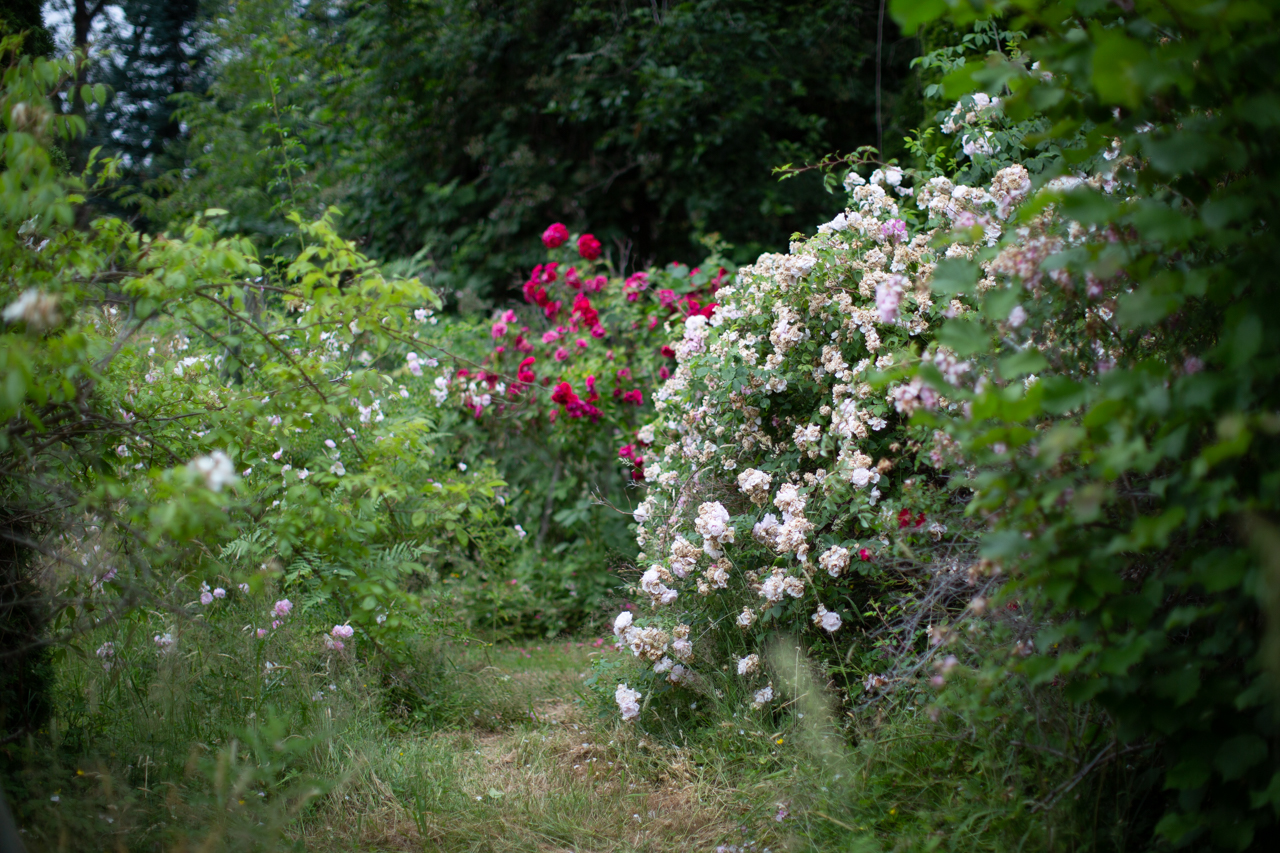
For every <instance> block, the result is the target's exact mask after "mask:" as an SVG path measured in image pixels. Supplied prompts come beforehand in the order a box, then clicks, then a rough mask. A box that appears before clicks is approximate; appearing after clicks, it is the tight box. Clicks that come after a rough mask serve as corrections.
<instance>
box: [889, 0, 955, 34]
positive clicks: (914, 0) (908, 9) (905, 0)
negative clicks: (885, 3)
mask: <svg viewBox="0 0 1280 853" xmlns="http://www.w3.org/2000/svg"><path fill="white" fill-rule="evenodd" d="M946 11H947V4H946V2H944V0H890V2H889V15H890V17H892V18H893V20H894V21H896V22H897V24H898V27H899V28H900V29H901V30H902V34H903V35H906V36H913V35H915V34H916V31H917V30H919V29H920V26H921V25H922V24H928V23H931V22H933V21H936V20H938V19H939V18H941V17H942V16H943V15H944V14H946Z"/></svg>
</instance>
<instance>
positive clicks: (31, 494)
mask: <svg viewBox="0 0 1280 853" xmlns="http://www.w3.org/2000/svg"><path fill="white" fill-rule="evenodd" d="M15 44H16V42H14V41H12V40H6V41H5V42H4V48H3V50H4V55H5V56H6V57H11V58H9V60H8V65H7V66H6V68H5V71H4V84H3V85H4V88H3V100H2V102H0V107H3V115H4V119H5V122H6V124H5V133H4V136H3V151H4V155H5V171H4V174H3V184H2V186H3V193H4V195H3V199H2V200H0V211H2V212H0V217H2V218H0V263H2V264H3V266H4V268H5V269H6V271H7V273H8V275H7V276H6V278H5V279H4V282H3V284H2V285H0V287H3V289H4V293H3V302H4V304H5V305H6V308H5V310H4V328H3V332H2V333H0V368H2V369H3V375H4V382H3V396H0V421H2V422H3V423H4V424H5V428H4V431H3V432H2V433H0V471H3V478H2V482H3V486H2V487H0V489H2V490H0V498H2V503H0V507H2V510H0V511H2V513H3V527H2V528H0V529H2V530H3V535H4V539H5V553H6V559H5V562H4V564H3V565H4V568H5V571H6V577H5V586H6V589H8V588H10V587H11V585H21V584H23V583H28V582H29V581H31V580H34V579H38V582H39V589H40V592H41V595H42V597H43V601H42V603H41V607H43V608H45V615H46V617H47V619H49V620H51V622H50V629H51V630H52V631H53V632H54V634H53V638H56V639H57V640H59V641H67V640H72V641H73V640H74V638H75V637H76V636H77V635H78V634H81V633H83V632H84V631H86V630H88V629H89V628H90V627H91V626H93V625H96V624H99V623H100V622H101V621H103V620H108V621H110V620H116V619H122V618H125V617H127V615H128V614H129V613H131V612H134V611H135V610H136V609H137V608H138V607H139V606H141V605H144V604H145V605H147V606H151V607H156V608H160V609H162V610H165V611H167V612H170V613H171V614H173V616H174V618H175V619H185V618H196V616H197V615H198V612H199V607H200V606H203V604H205V603H208V602H211V601H212V600H213V598H212V596H213V593H212V592H210V587H211V586H216V585H217V584H215V583H213V580H214V576H215V575H217V576H219V577H222V578H225V579H226V581H233V582H234V583H236V584H247V585H250V586H252V587H255V588H257V587H260V585H261V584H262V583H264V582H265V581H266V580H268V579H271V578H281V579H282V580H283V581H284V583H285V584H286V592H287V593H288V594H290V595H293V596H294V597H296V598H297V599H298V605H299V607H300V608H302V609H307V608H309V607H312V606H320V605H321V604H324V603H335V604H337V605H338V606H340V607H341V608H342V610H343V611H344V612H345V613H346V614H347V615H348V617H349V618H350V619H351V620H352V621H354V622H355V623H356V625H357V626H358V627H359V629H360V630H361V631H362V632H364V633H365V634H367V635H368V637H369V638H370V639H371V640H373V641H374V642H376V643H378V644H379V645H380V646H381V647H384V648H387V649H389V650H391V651H393V652H394V651H395V650H396V648H397V646H398V644H399V643H400V642H401V641H402V640H403V638H404V637H405V636H407V635H408V634H409V633H412V632H415V631H419V632H425V633H427V634H431V633H435V632H439V631H440V630H443V629H445V628H446V627H447V625H448V623H449V620H448V619H447V618H446V617H445V614H447V610H446V609H445V608H444V607H443V605H445V604H447V602H438V601H436V600H435V599H434V598H424V597H423V596H422V595H420V593H421V592H422V591H423V590H424V588H425V587H428V586H429V585H430V584H431V583H432V582H433V581H434V580H438V578H437V577H435V576H433V573H432V570H431V569H430V568H429V567H428V565H427V564H428V563H429V562H430V561H429V560H426V559H424V558H425V557H426V556H427V555H430V554H433V553H436V552H446V553H447V552H450V551H452V550H460V551H463V552H466V553H467V555H468V556H469V557H470V558H472V559H476V560H480V561H484V560H486V559H489V558H492V557H496V556H499V555H501V554H502V553H504V550H503V549H505V548H506V547H507V544H508V543H509V542H510V541H511V539H512V538H513V537H512V534H511V533H510V531H509V529H507V528H505V527H504V526H502V524H501V523H500V518H499V516H498V514H497V512H498V507H497V504H496V502H495V494H496V490H497V489H498V488H500V487H501V485H502V482H501V480H499V479H498V478H497V477H496V475H495V474H494V472H493V469H492V468H491V467H486V466H477V467H476V469H474V470H473V471H472V472H471V473H470V474H468V475H466V476H463V475H461V474H460V473H459V472H457V471H455V470H453V469H451V468H441V467H440V465H439V463H438V461H437V460H435V459H434V453H435V450H434V447H433V433H434V429H435V425H434V422H433V412H432V409H431V407H430V406H421V405H419V404H417V403H415V402H414V401H412V400H408V399H405V398H404V397H403V396H402V394H400V393H397V392H396V391H395V389H394V382H393V381H392V379H391V378H390V377H389V376H388V375H387V374H386V373H385V372H383V369H382V363H381V362H380V359H383V358H385V357H386V355H387V353H388V352H389V351H390V349H391V348H392V347H393V346H395V345H397V344H398V342H403V341H408V340H411V337H410V336H411V334H412V332H413V329H415V328H416V327H417V326H418V325H419V321H418V320H417V319H415V315H414V312H415V311H417V312H427V313H430V311H431V308H430V307H427V306H433V305H436V304H438V303H437V301H436V299H435V296H434V294H432V292H431V291H430V290H428V289H427V288H426V287H424V286H423V285H422V284H421V283H420V282H418V281H417V280H413V279H410V280H405V279H400V278H389V277H384V276H383V275H382V273H381V272H380V271H379V269H378V268H377V267H376V266H375V265H374V264H373V263H372V262H371V261H369V260H368V259H367V258H366V257H364V256H363V255H361V254H359V253H358V252H357V251H356V250H355V248H354V247H353V246H352V245H351V244H350V243H348V242H346V241H344V240H342V239H341V238H339V237H338V236H337V234H336V233H335V231H334V229H333V225H332V219H331V216H330V215H329V214H325V215H324V216H322V217H321V218H319V219H317V220H314V221H309V220H305V219H303V218H301V217H299V216H297V215H293V216H291V222H292V223H293V226H294V228H295V229H296V233H297V237H298V246H297V250H296V254H295V256H294V257H293V258H292V259H283V258H279V257H272V256H266V257H260V256H259V255H258V253H257V252H256V251H255V250H254V248H253V247H252V246H251V245H250V244H249V243H248V241H247V240H244V239H242V238H229V239H219V238H218V237H217V236H216V235H215V234H214V233H213V232H212V230H211V229H210V227H209V225H208V223H209V222H210V220H213V219H216V218H217V217H218V216H219V215H221V212H220V211H217V210H211V211H208V212H206V214H204V215H202V216H199V217H197V218H196V219H194V220H193V221H192V222H190V223H188V224H187V225H186V227H185V228H184V229H183V230H182V232H181V234H178V235H174V234H162V235H157V236H151V235H146V234H142V233H138V232H136V231H134V230H133V229H132V228H130V227H129V226H128V225H127V224H125V223H124V222H121V221H120V220H118V219H112V218H105V217H104V218H99V219H98V220H96V221H94V222H93V223H92V224H91V225H90V226H89V227H88V228H86V229H83V230H82V229H78V228H75V227H72V226H73V222H74V220H75V206H76V205H77V204H78V203H80V202H81V201H82V200H83V195H82V192H83V191H84V189H85V188H86V186H88V185H89V184H90V182H99V183H101V182H104V181H108V180H110V179H111V177H112V176H113V175H114V174H115V167H116V164H115V161H105V162H102V163H93V162H91V167H92V171H91V172H89V173H86V175H83V176H75V175H65V174H59V173H58V172H57V171H56V169H55V167H54V165H53V160H52V159H51V155H50V152H49V149H48V147H47V146H48V144H49V143H50V142H51V141H53V140H56V139H65V138H67V137H71V136H75V135H76V134H78V133H82V132H83V129H84V121H83V119H82V118H80V117H78V116H74V115H71V116H63V115H59V114H57V113H56V112H55V111H54V110H53V109H52V105H51V103H50V101H49V97H48V96H49V94H50V93H51V92H53V91H56V90H58V89H59V88H62V87H65V86H66V85H67V82H68V80H69V79H71V77H72V74H73V71H74V69H73V64H72V61H71V60H45V59H42V58H34V59H33V58H31V57H26V58H21V59H18V58H16V57H14V56H13V54H12V49H13V47H14V45H15ZM104 95H105V92H104V90H103V89H102V87H93V88H90V87H85V90H84V92H83V94H82V96H83V97H85V98H86V99H87V98H89V97H95V98H97V99H98V100H99V102H101V100H102V99H103V97H104ZM92 160H93V158H91V161H92ZM202 582H203V584H204V585H203V587H201V584H202ZM198 588H200V589H202V590H203V592H204V593H205V594H206V595H200V594H199V593H198V592H195V590H197V589H198ZM197 596H198V597H200V598H201V599H202V605H198V606H194V609H193V605H192V604H191V603H190V602H191V600H192V599H193V598H195V597H197ZM206 597H208V602H203V599H204V598H206ZM6 618H8V614H6ZM42 621H43V620H37V622H40V623H42ZM39 627H40V624H36V625H34V626H33V628H37V629H38V628H39ZM266 630H270V629H266ZM53 638H51V637H48V636H40V632H39V631H38V630H37V631H35V633H34V635H32V636H29V637H28V638H27V640H26V641H25V642H23V643H17V644H14V645H12V646H7V647H6V649H5V651H4V654H5V655H6V656H15V659H17V657H20V656H22V655H25V654H27V653H29V652H31V650H32V649H33V648H39V647H41V646H44V645H46V644H47V643H49V642H50V641H51V639H53ZM59 653H60V654H65V653H66V650H65V647H63V648H62V650H61V651H60V652H59ZM8 672H9V669H8V667H6V673H8ZM6 713H9V709H6ZM17 719H18V718H17V717H16V716H15V717H14V721H15V722H14V724H15V725H16V724H17ZM8 725H10V723H8V722H6V727H8ZM6 733H7V734H8V733H9V732H8V730H6Z"/></svg>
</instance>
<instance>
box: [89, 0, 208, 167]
mask: <svg viewBox="0 0 1280 853" xmlns="http://www.w3.org/2000/svg"><path fill="white" fill-rule="evenodd" d="M114 5H116V6H117V7H118V8H119V13H120V15H121V18H122V25H121V26H118V27H115V28H113V31H112V32H111V34H110V36H109V38H108V39H107V40H106V42H105V44H104V45H102V46H96V47H95V57H94V61H95V67H94V68H93V69H92V71H91V72H90V73H89V77H90V78H91V79H92V81H93V82H95V83H105V84H106V85H107V86H108V87H110V91H111V94H110V97H109V98H108V100H107V103H106V104H105V105H103V107H102V109H101V110H97V111H94V112H93V114H92V116H91V120H90V122H89V128H88V134H87V137H86V139H85V140H84V141H83V142H82V144H81V147H83V148H84V149H85V150H86V151H87V150H88V149H90V148H92V147H94V146H96V145H101V146H103V147H104V149H105V150H106V151H108V152H110V153H115V154H119V155H122V156H123V157H124V158H126V162H125V164H124V176H125V177H126V180H128V179H132V181H130V183H137V182H140V181H142V180H147V179H150V178H154V177H156V176H158V175H159V174H161V173H163V172H164V171H166V170H168V169H172V168H174V167H175V166H177V165H179V163H180V161H178V160H173V159H172V152H170V150H169V149H170V146H171V145H173V143H174V142H176V141H178V140H179V139H180V138H181V137H182V129H181V125H180V124H179V122H178V120H177V119H176V117H175V116H174V110H175V109H176V108H177V103H176V101H175V100H174V96H175V95H181V94H183V93H188V92H194V93H199V92H200V91H202V90H203V88H204V87H205V86H206V85H207V82H206V81H205V80H204V79H203V74H202V72H203V68H204V61H205V53H204V51H205V47H206V45H205V44H203V43H202V42H203V39H202V38H201V34H200V31H199V29H198V25H199V14H200V6H201V3H200V0H125V2H121V3H117V4H114Z"/></svg>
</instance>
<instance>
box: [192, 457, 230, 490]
mask: <svg viewBox="0 0 1280 853" xmlns="http://www.w3.org/2000/svg"><path fill="white" fill-rule="evenodd" d="M188 467H189V468H190V469H191V470H192V471H194V472H195V473H197V474H199V475H200V476H201V477H203V478H204V483H205V486H207V487H208V488H209V489H210V490H212V491H215V492H220V491H222V487H223V486H226V485H228V484H230V483H234V482H235V480H236V468H235V465H233V464H232V463H231V457H230V456H228V455H227V454H225V453H223V452H222V451H221V450H215V451H213V453H210V454H209V455H208V456H200V457H198V458H196V459H193V460H192V461H191V463H190V464H189V465H188Z"/></svg>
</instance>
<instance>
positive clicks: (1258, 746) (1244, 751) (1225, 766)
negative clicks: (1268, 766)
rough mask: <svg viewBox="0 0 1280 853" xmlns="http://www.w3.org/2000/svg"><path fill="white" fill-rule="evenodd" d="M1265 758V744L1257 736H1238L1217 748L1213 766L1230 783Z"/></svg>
mask: <svg viewBox="0 0 1280 853" xmlns="http://www.w3.org/2000/svg"><path fill="white" fill-rule="evenodd" d="M1266 758H1267V742H1266V741H1264V740H1263V739H1262V738H1260V737H1258V736H1257V735H1251V734H1250V735H1239V736H1237V737H1233V738H1231V740H1229V741H1227V742H1226V743H1224V744H1223V745H1222V746H1221V747H1219V748H1218V754H1217V755H1215V756H1214V757H1213V766H1214V767H1216V768H1217V770H1218V772H1219V773H1221V774H1222V778H1223V779H1226V780H1227V781H1228V782H1230V781H1231V780H1233V779H1239V778H1240V777H1241V776H1243V775H1244V774H1245V771H1247V770H1248V769H1249V768H1250V767H1252V766H1254V765H1255V764H1257V763H1258V762H1260V761H1265V760H1266Z"/></svg>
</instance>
